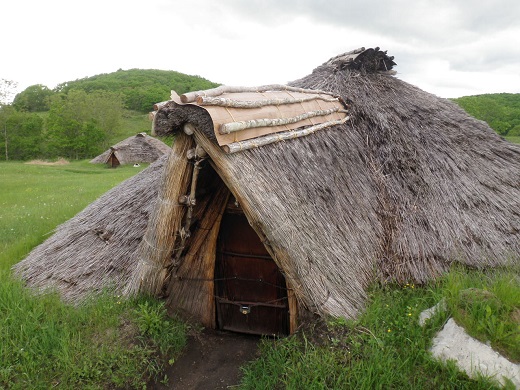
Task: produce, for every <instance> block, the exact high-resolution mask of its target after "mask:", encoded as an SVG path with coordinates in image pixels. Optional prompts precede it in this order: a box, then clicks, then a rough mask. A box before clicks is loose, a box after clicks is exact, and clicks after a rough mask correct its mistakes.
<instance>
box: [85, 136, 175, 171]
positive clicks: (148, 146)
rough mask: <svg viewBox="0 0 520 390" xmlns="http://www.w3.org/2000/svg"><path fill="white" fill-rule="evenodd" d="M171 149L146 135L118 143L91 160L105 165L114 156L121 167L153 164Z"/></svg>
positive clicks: (93, 162)
mask: <svg viewBox="0 0 520 390" xmlns="http://www.w3.org/2000/svg"><path fill="white" fill-rule="evenodd" d="M169 151H170V147H169V146H168V145H166V144H165V143H164V142H162V141H161V140H159V139H157V138H154V137H150V136H149V135H147V134H146V133H138V134H137V135H135V136H132V137H128V138H127V139H125V140H123V141H121V142H118V143H117V144H115V145H114V146H111V147H110V148H109V149H108V150H107V151H105V152H104V153H102V154H100V155H99V156H97V157H96V158H94V159H92V160H90V162H91V163H92V164H105V163H107V162H108V160H109V159H110V156H112V155H114V156H115V157H116V158H117V160H118V161H119V163H120V164H121V165H124V164H134V163H151V162H154V161H155V160H157V159H158V158H159V157H160V156H162V155H164V154H167V153H169Z"/></svg>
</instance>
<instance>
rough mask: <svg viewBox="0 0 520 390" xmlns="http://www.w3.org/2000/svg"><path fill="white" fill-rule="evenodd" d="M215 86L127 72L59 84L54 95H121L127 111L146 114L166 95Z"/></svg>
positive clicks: (177, 76) (167, 74) (159, 73)
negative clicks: (84, 93) (97, 93)
mask: <svg viewBox="0 0 520 390" xmlns="http://www.w3.org/2000/svg"><path fill="white" fill-rule="evenodd" d="M217 86H219V84H216V83H214V82H211V81H209V80H206V79H205V78H202V77H200V76H190V75H186V74H183V73H179V72H175V71H170V70H156V69H130V70H121V69H120V70H118V71H117V72H113V73H106V74H99V75H96V76H92V77H87V78H83V79H79V80H75V81H68V82H65V83H62V84H59V85H58V86H57V87H56V88H55V92H68V91H70V90H74V89H82V90H84V91H85V92H87V93H89V92H93V91H96V90H101V91H108V92H118V93H121V94H122V95H123V102H124V105H125V108H126V109H128V110H134V111H140V112H149V111H152V109H153V105H154V104H155V103H158V102H161V101H165V100H169V98H170V91H171V90H175V91H176V92H177V93H178V94H183V93H185V92H188V91H197V90H203V89H209V88H215V87H217Z"/></svg>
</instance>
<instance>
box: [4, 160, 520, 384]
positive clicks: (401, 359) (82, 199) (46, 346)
mask: <svg viewBox="0 0 520 390" xmlns="http://www.w3.org/2000/svg"><path fill="white" fill-rule="evenodd" d="M143 168H144V167H143V166H141V167H139V168H134V167H132V166H129V167H121V168H118V169H107V168H105V167H104V166H100V165H92V164H89V163H88V162H85V161H79V162H73V163H70V164H64V165H54V166H49V165H30V164H23V163H17V162H9V163H5V162H4V163H0V186H1V190H0V388H9V389H11V388H12V389H39V388H53V387H56V388H62V389H76V388H89V389H98V388H99V389H101V388H143V387H146V385H147V383H149V380H150V378H154V379H153V380H155V381H158V380H162V379H163V377H162V372H163V368H164V364H168V363H170V364H171V363H174V361H175V359H176V357H177V355H178V353H179V351H180V350H181V349H182V347H183V346H184V345H185V342H186V332H187V331H188V327H187V325H186V324H184V323H183V322H181V321H179V320H178V319H175V318H169V317H167V316H166V310H165V308H164V307H163V306H162V304H161V303H160V302H158V301H156V300H153V299H148V298H144V297H141V298H139V299H136V300H132V301H125V300H121V299H119V298H117V297H111V296H103V297H99V298H98V299H95V300H92V301H89V302H86V303H85V304H84V305H82V306H80V307H70V306H66V305H64V304H62V303H61V302H60V300H59V298H58V297H57V296H56V295H53V294H48V295H45V296H38V297H36V296H34V295H33V294H31V293H30V291H29V290H27V289H26V288H24V287H23V286H22V284H21V283H20V282H19V281H17V280H15V279H13V278H12V276H11V273H10V268H11V266H12V265H13V264H15V263H16V262H18V261H20V260H21V259H22V258H23V257H24V256H25V255H26V254H27V253H28V252H29V251H30V250H31V249H32V248H33V247H34V246H36V245H37V244H39V243H41V242H42V241H43V240H45V239H46V238H47V237H48V236H49V235H50V234H51V233H52V231H53V229H54V228H55V227H56V226H57V225H58V224H60V223H62V222H64V221H66V220H67V219H69V218H71V217H72V216H74V215H75V214H76V213H77V212H79V211H81V210H82V209H83V208H84V207H85V206H86V205H87V204H89V203H90V202H92V201H93V200H94V199H96V198H97V197H98V196H99V195H101V194H102V193H104V192H105V191H106V190H108V189H110V188H112V187H113V186H115V185H117V184H118V183H120V182H121V181H122V180H124V179H126V178H128V177H130V176H132V175H134V174H136V173H137V172H139V171H140V170H142V169H143ZM518 275H519V274H518V270H517V269H515V270H509V271H500V272H493V273H483V272H468V271H465V270H460V269H456V270H453V272H452V273H450V274H449V275H448V276H446V277H445V278H444V279H442V280H439V281H436V282H435V283H432V284H430V285H427V286H414V285H410V284H408V285H405V286H378V285H376V286H373V287H372V289H371V291H370V294H369V297H370V301H369V304H368V307H367V310H366V312H365V313H364V314H363V315H362V316H361V317H360V318H359V319H358V320H356V321H347V320H344V319H329V320H327V321H326V323H317V324H314V325H312V324H311V325H309V326H308V327H306V328H305V329H303V330H302V331H300V332H298V333H297V334H296V335H294V336H291V337H288V338H284V339H279V340H273V339H265V340H264V341H263V342H262V347H261V356H260V357H259V359H257V360H256V361H254V362H251V363H248V364H247V365H246V366H245V367H244V368H243V371H244V374H245V375H244V378H243V382H242V384H241V386H240V388H242V389H282V388H287V389H330V388H334V389H343V388H356V389H373V388H399V389H401V388H403V389H406V388H409V389H441V388H444V389H490V388H495V384H494V383H493V382H492V381H490V380H489V379H485V378H480V379H478V380H470V379H469V378H468V377H467V376H466V375H465V374H462V373H461V372H459V371H458V370H457V369H456V368H455V366H454V364H451V363H450V364H447V365H446V364H442V363H439V362H437V361H435V360H433V359H432V358H431V357H430V355H429V353H428V352H427V351H428V348H429V345H430V340H431V338H432V337H433V335H434V334H435V333H436V332H437V331H438V330H439V329H440V328H441V327H442V326H443V324H444V323H445V321H446V319H447V318H448V316H453V317H454V318H455V319H456V320H457V322H458V323H459V324H463V325H464V326H465V327H466V328H467V329H468V332H470V334H472V335H473V336H474V337H477V338H479V339H481V340H482V341H484V342H487V341H489V343H490V344H491V345H492V346H493V347H495V348H496V349H498V350H500V351H501V352H502V353H503V354H505V355H506V356H508V357H509V358H510V359H512V360H515V361H520V332H519V328H518V318H519V315H520V314H519V313H520V284H519V282H518V281H519V279H518V278H519V276H518ZM442 298H445V299H446V302H447V305H448V311H447V312H445V313H440V314H438V315H437V316H436V317H434V318H433V319H432V320H431V321H429V322H428V323H427V325H426V326H425V327H420V326H419V325H418V323H417V319H418V316H419V313H420V312H421V311H422V310H424V309H426V308H429V307H431V306H433V305H434V304H436V303H437V302H439V300H441V299H442ZM171 380H172V381H174V378H172V379H171ZM164 381H166V379H164ZM510 388H513V387H510Z"/></svg>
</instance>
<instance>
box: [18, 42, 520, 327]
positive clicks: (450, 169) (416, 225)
mask: <svg viewBox="0 0 520 390" xmlns="http://www.w3.org/2000/svg"><path fill="white" fill-rule="evenodd" d="M394 65H395V63H394V62H393V58H392V57H389V56H387V54H386V52H382V51H380V50H378V49H377V48H376V49H363V50H357V51H353V52H349V53H345V54H343V55H340V56H337V57H334V58H332V59H330V60H329V61H327V62H325V63H324V64H323V65H321V66H319V67H317V68H316V69H315V70H314V71H313V72H312V74H310V75H308V76H306V77H304V78H302V79H299V80H296V81H294V82H292V83H290V84H289V86H290V87H291V88H293V89H294V88H300V89H304V90H312V91H314V93H315V94H318V95H319V94H321V93H322V92H325V93H327V94H330V95H331V96H333V97H337V98H338V99H339V100H338V101H339V103H340V104H341V107H342V108H341V109H342V110H345V111H346V113H342V115H341V118H329V119H326V120H325V121H324V122H321V123H311V124H306V126H305V127H303V128H296V129H285V130H280V131H275V132H274V133H272V134H263V135H261V136H260V137H253V138H251V139H248V140H246V141H247V142H248V143H249V145H248V146H252V147H250V148H239V149H242V151H239V152H237V153H230V150H227V149H226V145H219V142H218V140H217V135H216V134H215V129H216V125H215V121H214V118H213V116H212V114H211V113H210V111H211V110H209V109H208V108H207V107H203V106H200V105H199V104H198V103H197V100H196V99H195V100H194V101H191V102H189V103H187V104H186V103H183V102H182V101H179V100H177V99H174V100H173V101H171V102H168V103H166V104H161V105H160V107H159V109H158V111H157V113H156V115H155V117H154V124H155V131H156V132H157V134H159V135H165V134H172V133H177V134H178V137H180V138H182V137H187V135H185V133H184V132H183V131H184V130H186V131H187V132H188V133H192V134H193V137H194V140H195V141H196V143H197V144H199V145H200V146H201V147H202V148H203V149H204V150H205V151H206V152H207V153H208V155H209V158H210V162H211V166H212V167H213V169H214V170H215V172H216V173H217V174H218V175H219V176H220V177H221V179H222V180H223V182H224V183H225V184H226V186H227V187H228V188H229V190H230V191H231V193H232V194H233V195H234V196H235V197H236V199H237V201H238V202H239V203H240V204H241V206H242V208H243V210H244V213H245V214H246V216H247V219H248V220H249V223H250V224H251V226H253V228H254V229H255V231H256V232H257V233H258V235H259V236H260V238H261V239H262V242H263V243H264V245H265V247H266V248H267V250H268V251H269V253H270V254H271V255H272V257H273V258H274V260H275V262H276V263H277V265H278V266H279V267H280V269H282V270H283V272H284V274H285V276H286V278H287V281H288V283H289V284H290V285H291V286H292V288H293V289H294V292H295V294H296V297H297V298H298V300H299V302H301V303H302V304H303V305H304V306H305V307H307V308H308V309H309V310H311V311H313V312H316V313H318V314H331V315H336V316H347V317H348V316H353V315H355V314H356V313H357V312H358V311H359V310H360V309H361V308H362V307H363V304H364V301H365V298H366V293H365V291H366V287H367V286H368V285H369V284H370V283H371V282H372V281H374V280H375V279H377V278H379V279H382V280H396V281H399V282H405V281H415V282H425V281H427V280H428V279H430V278H432V277H435V276H437V275H439V274H441V273H442V272H444V271H445V270H447V269H448V267H449V266H450V265H451V264H452V263H454V262H460V263H462V264H465V265H468V266H471V267H487V266H500V265H505V264H507V263H508V262H516V263H518V261H519V259H520V163H519V162H520V147H519V146H518V145H513V144H511V143H508V142H507V141H505V140H503V139H501V138H500V137H499V136H497V135H496V134H495V133H494V132H493V130H492V129H491V128H490V127H489V126H487V125H486V124H485V123H484V122H481V121H478V120H476V119H474V118H472V117H470V116H469V115H468V114H466V113H465V112H464V111H463V110H462V109H460V108H459V107H458V106H457V105H456V104H454V103H452V102H450V101H448V100H446V99H441V98H438V97H436V96H434V95H432V94H429V93H427V92H424V91H422V90H420V89H419V88H417V87H414V86H412V85H410V84H408V83H406V82H404V81H402V80H399V79H398V78H396V77H393V76H392V71H391V69H392V67H393V66H394ZM268 90H269V89H268ZM264 92H266V91H265V90H263V91H260V90H259V92H258V93H259V94H262V93H264ZM208 94H210V91H200V92H199V93H196V94H195V95H196V97H197V96H207V95H208ZM221 97H222V98H225V95H222V96H221ZM303 111H304V112H308V110H307V109H305V108H304V109H303ZM334 115H336V114H334ZM337 120H339V121H341V123H339V124H334V123H333V122H334V121H337ZM329 122H330V123H332V124H331V125H330V126H329V125H327V126H321V124H323V123H325V124H326V123H329ZM330 123H329V124H330ZM314 126H320V127H319V129H318V130H316V131H312V132H310V133H309V135H307V136H302V137H297V138H294V137H291V134H292V135H294V133H296V132H298V134H299V135H300V130H305V129H309V128H313V127H314ZM217 127H218V126H217ZM244 131H249V130H244ZM303 133H305V131H303ZM266 137H272V138H274V141H275V142H271V143H266V142H264V141H265V139H266ZM292 138H294V139H292ZM239 142H241V141H239ZM179 158H180V157H179ZM159 169H160V165H156V166H155V168H152V171H151V172H154V177H155V179H154V180H158V179H157V176H155V175H157V174H158V170H159ZM176 174H177V173H176V172H173V171H172V170H170V169H169V168H167V169H165V171H164V176H163V183H165V182H166V181H164V180H165V179H166V178H171V177H172V175H176ZM131 180H132V181H131V182H130V183H128V182H127V184H124V185H123V188H126V190H125V191H123V192H122V193H121V194H119V195H118V190H117V189H115V190H113V192H112V193H111V196H104V197H103V198H102V199H100V200H98V201H96V202H95V203H94V204H93V205H91V206H89V208H87V209H86V210H85V211H84V212H82V213H80V214H79V215H78V216H77V217H75V218H74V220H72V221H69V222H68V223H67V224H65V225H63V227H62V228H59V229H58V232H57V233H56V235H55V236H53V237H51V238H50V239H49V240H48V241H49V242H50V243H48V242H45V243H44V244H42V246H40V247H38V248H36V249H35V250H34V251H33V252H32V253H31V254H30V255H29V257H28V258H27V259H25V260H24V261H22V262H21V263H19V264H18V265H16V266H15V269H16V270H17V272H19V273H20V274H21V275H22V276H23V277H24V279H26V280H27V281H28V282H29V284H31V285H37V286H42V285H48V284H51V283H49V282H46V281H45V278H46V277H50V279H51V280H52V281H55V280H59V283H58V286H63V290H64V291H65V293H64V294H65V295H66V296H68V297H71V296H73V295H75V294H77V293H76V292H72V291H73V290H74V289H77V290H81V291H86V290H87V289H88V288H90V287H91V286H92V285H96V286H97V283H98V282H97V281H99V280H104V281H109V280H111V281H113V283H114V284H115V285H116V286H117V287H118V289H119V290H121V289H122V288H125V285H126V287H128V286H129V285H130V284H132V283H133V284H135V283H137V284H139V282H140V280H139V278H138V276H139V270H140V268H142V267H146V266H148V265H147V264H146V263H147V260H146V259H139V261H138V255H137V254H136V253H137V252H139V248H141V247H143V246H148V247H152V246H153V245H152V244H150V243H149V242H145V241H146V240H143V239H142V237H143V234H144V225H143V224H144V223H145V222H144V221H145V220H147V219H146V218H148V215H149V213H151V212H152V211H150V207H151V205H152V203H153V202H152V200H153V198H154V197H155V198H156V197H157V192H154V193H152V194H150V195H146V196H150V197H149V198H146V199H148V201H149V202H150V203H144V199H145V195H144V190H142V189H143V188H144V186H143V185H142V183H141V182H142V181H143V180H152V179H151V176H147V175H146V174H144V173H141V174H140V175H139V176H136V177H135V178H133V179H131ZM153 183H154V184H153V185H152V187H153V188H156V187H155V186H156V185H157V184H156V183H157V182H156V181H154V182H153ZM148 184H150V185H151V183H148ZM163 185H164V184H163ZM132 186H135V191H136V193H138V194H140V195H138V196H135V197H132V196H130V195H128V194H129V192H128V191H130V192H131V191H132V190H131V187H132ZM139 191H143V192H142V193H141V192H139ZM118 198H119V199H118ZM133 198H135V199H133ZM121 200H123V204H122V205H121ZM132 200H133V201H134V202H133V203H132ZM160 202H168V201H167V200H164V199H160V200H158V201H157V204H156V207H158V205H159V204H160ZM188 202H189V200H188ZM116 203H117V206H118V207H117V210H121V209H124V208H125V207H128V208H129V210H128V212H127V211H123V210H121V211H117V210H116V207H115V205H116ZM137 203H138V204H139V205H140V206H138V205H137ZM144 205H146V207H145V208H143V207H144ZM132 207H133V208H132ZM171 207H177V205H171ZM143 210H144V211H143ZM155 210H156V209H155ZM116 211H117V212H116ZM139 212H140V213H142V214H143V218H142V220H140V222H138V223H137V221H138V220H139V218H132V220H133V222H134V225H132V224H127V222H128V221H129V218H130V215H135V213H139ZM114 213H115V214H114ZM118 213H119V214H118ZM119 218H121V221H118V220H119ZM102 221H104V223H105V224H106V223H109V221H110V223H114V224H116V225H117V226H116V228H115V229H114V228H108V227H107V226H106V225H104V224H102V223H101V222H102ZM74 226H77V229H74V228H73V227H74ZM98 226H101V229H102V232H101V233H100V235H99V236H98V235H96V233H92V231H93V229H94V230H95V229H96V228H97V227H98ZM119 227H121V228H119ZM148 229H155V227H154V226H150V224H148ZM104 231H110V232H113V236H111V238H110V239H109V240H108V245H107V244H105V242H103V239H102V238H101V235H103V234H104V233H103V232H104ZM116 232H119V233H117V234H120V235H117V236H116ZM174 233H175V234H177V233H178V236H179V237H180V236H182V235H183V234H184V235H185V232H184V233H183V232H174ZM195 234H196V232H195ZM110 240H114V243H113V244H112V243H111V241H110ZM119 240H121V244H116V242H115V241H119ZM138 242H139V245H137V243H138ZM94 244H96V245H99V248H106V250H104V251H103V252H102V253H98V250H97V249H95V248H94V249H92V252H90V251H91V249H89V248H90V246H92V245H94ZM103 245H105V246H103ZM110 245H115V247H114V248H113V249H112V248H111V247H110ZM81 248H85V249H86V251H87V252H86V253H85V254H83V253H81V251H79V250H78V249H81ZM136 248H137V249H136ZM155 250H157V251H161V248H155ZM78 253H79V254H78ZM164 256H165V257H164V259H165V261H166V262H168V261H170V262H171V261H172V257H171V254H170V253H166V254H164ZM123 257H124V260H123ZM122 264H124V267H121V265H122ZM175 266H176V265H175V264H168V263H166V265H161V267H160V268H161V270H163V271H161V272H166V271H164V270H168V272H170V274H171V272H172V267H175ZM125 267H128V269H126V268H125ZM35 269H37V270H38V271H35ZM129 269H130V270H129ZM131 272H133V275H131V276H130V273H131ZM67 275H73V278H72V279H70V283H69V281H67V280H68V279H67V278H68V277H69V276H67ZM105 275H112V276H111V277H106V276H105ZM92 278H94V279H92ZM93 280H95V282H94V281H93ZM171 283H175V280H173V279H172V282H171ZM69 291H70V292H69Z"/></svg>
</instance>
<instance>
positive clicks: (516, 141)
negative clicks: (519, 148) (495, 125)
mask: <svg viewBox="0 0 520 390" xmlns="http://www.w3.org/2000/svg"><path fill="white" fill-rule="evenodd" d="M504 138H505V139H506V140H508V141H509V142H512V143H514V144H520V136H518V137H517V136H507V137H504Z"/></svg>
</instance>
